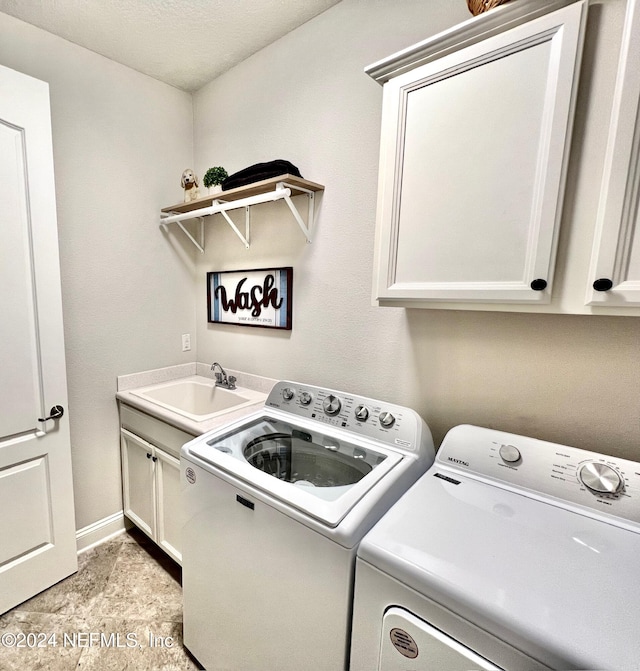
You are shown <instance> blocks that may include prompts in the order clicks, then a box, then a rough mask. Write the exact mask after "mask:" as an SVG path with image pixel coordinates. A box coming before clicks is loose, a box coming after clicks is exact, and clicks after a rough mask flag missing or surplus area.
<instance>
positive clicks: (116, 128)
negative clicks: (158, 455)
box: [0, 14, 195, 528]
mask: <svg viewBox="0 0 640 671" xmlns="http://www.w3.org/2000/svg"><path fill="white" fill-rule="evenodd" d="M0 63H1V64H2V65H6V66H7V67H10V68H13V69H15V70H18V71H21V72H24V73H26V74H29V75H31V76H33V77H37V78H39V79H42V80H44V81H46V82H48V83H49V86H50V95H51V114H52V125H53V149H54V162H55V174H56V194H57V210H58V229H59V240H60V261H61V274H62V299H63V311H64V321H65V340H66V355H67V373H68V386H69V417H70V425H71V440H72V457H73V475H74V490H75V501H76V525H77V527H78V528H82V527H84V526H86V525H88V524H91V523H93V522H96V521H97V520H100V519H102V518H104V517H107V516H108V515H111V514H113V513H115V512H117V511H118V510H121V509H122V500H121V482H120V454H119V447H118V446H119V440H118V415H117V408H116V403H115V390H116V376H117V375H121V374H124V373H131V372H135V371H139V370H145V369H149V368H157V367H160V366H167V365H171V364H176V363H183V362H185V361H192V360H194V352H190V353H188V354H182V353H181V351H180V335H181V334H182V333H188V332H191V333H192V334H193V333H194V328H195V313H194V302H193V274H192V272H193V271H192V256H193V254H192V252H191V251H190V250H189V249H188V247H183V246H182V242H181V241H180V242H174V240H173V238H168V237H167V236H163V235H162V234H161V233H160V231H159V229H158V222H159V211H160V208H161V207H163V206H166V205H170V204H171V203H173V202H177V201H179V200H180V199H181V188H180V175H181V173H182V170H183V169H184V168H185V167H187V166H190V165H191V163H192V160H193V125H192V99H191V96H190V95H188V94H186V93H183V92H181V91H178V90H177V89H174V88H172V87H170V86H167V85H165V84H161V83H159V82H157V81H155V80H153V79H151V78H149V77H146V76H144V75H141V74H139V73H137V72H134V71H133V70H130V69H128V68H125V67H122V66H120V65H118V64H116V63H114V62H113V61H110V60H108V59H105V58H103V57H101V56H98V55H96V54H94V53H93V52H90V51H88V50H86V49H82V48H80V47H78V46H76V45H74V44H71V43H70V42H67V41H65V40H63V39H60V38H58V37H55V36H53V35H51V34H49V33H47V32H45V31H43V30H40V29H38V28H34V27H32V26H29V25H27V24H25V23H22V22H20V21H17V20H16V19H13V18H12V17H9V16H7V15H5V14H0ZM173 244H175V245H176V246H177V249H175V250H174V249H173V247H172V245H173Z"/></svg>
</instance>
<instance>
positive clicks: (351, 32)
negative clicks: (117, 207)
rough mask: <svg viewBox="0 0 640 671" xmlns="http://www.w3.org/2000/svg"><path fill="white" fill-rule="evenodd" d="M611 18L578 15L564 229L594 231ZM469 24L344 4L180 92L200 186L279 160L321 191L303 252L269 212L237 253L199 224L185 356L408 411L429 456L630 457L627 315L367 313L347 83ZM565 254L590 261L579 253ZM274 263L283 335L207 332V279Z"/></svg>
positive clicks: (638, 453) (635, 386) (373, 168)
mask: <svg viewBox="0 0 640 671" xmlns="http://www.w3.org/2000/svg"><path fill="white" fill-rule="evenodd" d="M624 7H625V3H624V2H623V1H622V0H612V1H611V2H607V3H604V4H603V3H598V2H595V3H592V7H591V10H590V18H589V26H588V36H587V44H586V50H585V61H584V63H585V67H584V73H583V75H584V76H583V78H582V81H581V94H580V98H579V101H578V106H579V109H578V114H577V119H576V127H575V134H574V135H575V138H574V139H575V142H574V156H575V158H574V159H572V162H571V165H570V169H569V177H568V188H567V207H566V212H567V215H566V217H565V221H563V227H564V228H565V230H566V229H567V228H568V227H570V226H572V225H573V223H574V222H575V221H580V222H581V223H586V227H587V229H588V230H589V232H590V231H591V230H592V227H593V224H594V223H595V219H594V215H595V207H596V206H597V197H598V191H599V187H600V180H601V175H602V162H603V158H604V149H605V144H606V137H607V130H608V123H609V113H610V105H611V93H612V91H613V84H614V82H615V72H616V66H617V56H618V48H619V40H620V34H621V26H622V19H623V15H624ZM467 18H469V14H468V12H467V9H466V4H465V3H464V2H463V1H462V0H459V1H456V2H452V1H451V0H431V1H429V2H417V1H415V0H401V1H400V2H394V3H386V2H377V1H370V2H363V1H361V0H343V2H341V3H340V4H338V5H336V6H335V7H333V8H332V9H330V10H329V11H327V12H325V13H324V14H322V15H320V16H319V17H316V18H315V19H314V20H312V21H310V22H308V23H307V24H305V25H303V26H302V27H300V28H299V29H297V30H295V31H293V32H292V33H289V34H288V35H286V36H285V37H284V38H282V39H281V40H279V41H278V42H276V43H275V44H273V45H271V46H269V47H267V48H265V49H263V50H262V51H260V52H259V53H258V54H256V55H255V56H253V57H251V58H249V59H247V60H246V61H244V62H243V63H241V64H240V65H238V66H237V67H235V68H234V69H233V70H231V71H230V72H228V73H226V74H225V75H223V76H222V77H219V78H218V79H216V80H215V81H213V82H212V83H210V84H209V85H207V86H206V87H204V88H203V89H201V90H200V91H199V92H198V93H197V94H196V95H195V148H196V166H197V168H198V170H200V172H203V171H204V170H205V169H206V168H207V167H209V166H211V165H224V166H226V167H227V169H228V170H229V171H235V170H238V169H240V168H243V167H245V166H247V165H250V164H252V163H255V162H258V161H264V160H269V159H272V158H286V159H289V160H291V161H292V162H293V163H294V164H296V165H297V166H298V167H299V168H300V169H301V171H302V174H303V175H304V176H305V177H307V178H308V179H311V180H313V181H317V182H320V183H322V184H324V185H325V186H326V192H325V194H324V195H323V197H322V201H321V206H320V212H319V216H318V219H317V230H316V236H315V240H314V242H313V244H311V245H307V244H306V243H305V241H304V238H303V237H302V235H301V233H300V231H299V230H298V229H297V226H296V225H295V223H294V222H293V220H292V219H291V216H290V215H289V213H288V211H287V210H286V209H285V208H284V207H283V206H282V204H273V205H263V206H260V208H254V209H253V214H252V217H253V225H252V230H251V235H252V246H251V249H250V250H248V251H246V250H245V249H244V247H243V246H242V245H241V243H240V242H239V241H238V240H237V239H236V238H235V237H234V236H233V234H232V233H231V232H230V231H229V230H228V227H227V226H226V224H225V223H224V222H222V221H221V220H220V219H219V218H218V219H217V220H216V221H215V222H211V223H209V224H207V253H206V255H205V256H204V258H199V259H198V269H197V297H196V298H197V328H198V332H197V342H198V358H199V360H205V361H213V360H218V361H222V362H223V363H224V364H227V365H229V366H230V367H232V368H239V369H242V370H249V371H252V372H254V373H259V374H263V375H268V376H270V377H275V378H293V379H297V380H300V381H304V382H310V383H315V384H320V385H327V386H331V387H336V388H342V389H345V390H350V391H353V392H358V393H362V394H365V395H369V396H373V397H377V398H383V399H389V400H391V401H394V402H397V403H400V404H405V405H409V406H412V407H413V408H415V409H416V410H417V411H418V412H420V413H421V414H422V415H423V416H424V417H425V419H426V420H427V422H428V423H429V424H430V426H431V427H432V429H433V431H434V437H435V439H436V442H437V443H439V442H440V441H441V439H442V437H443V436H444V433H445V432H446V431H447V430H448V429H449V428H450V427H452V426H454V425H456V424H459V423H464V422H472V423H477V424H480V425H484V426H490V427H495V428H500V429H504V430H508V431H514V432H521V433H524V434H529V435H533V436H536V437H539V438H542V439H548V440H554V441H558V442H562V443H567V444H574V445H577V446H581V447H584V448H587V449H596V450H600V451H603V452H609V453H612V454H617V455H620V456H626V457H629V458H635V459H640V423H639V422H638V417H639V414H640V413H639V410H640V408H639V398H640V382H639V380H640V320H639V319H638V318H637V317H603V316H598V317H595V316H562V315H532V314H513V313H512V314H508V313H496V312H492V313H481V312H465V311H444V310H419V309H410V310H405V309H399V308H374V307H371V304H370V287H371V275H372V257H373V236H374V225H375V206H376V191H377V166H378V150H379V133H380V112H381V99H382V90H381V87H380V86H379V85H378V84H376V83H375V82H373V80H371V79H370V78H369V77H367V76H366V75H365V74H364V73H363V68H364V67H365V66H366V65H368V64H370V63H371V62H374V61H376V60H378V59H380V58H383V57H385V56H388V55H389V54H390V53H392V52H394V51H396V50H398V49H401V48H404V47H407V46H409V45H411V44H413V43H415V42H417V41H420V40H422V39H425V38H426V37H428V36H429V35H432V34H435V33H436V32H438V31H440V30H443V29H445V28H447V27H449V26H452V25H454V24H456V23H458V22H460V21H463V20H465V19H467ZM469 123H476V124H477V125H478V131H479V132H481V129H482V124H483V123H484V120H482V119H469ZM471 178H472V176H470V179H471ZM434 188H437V185H434ZM571 244H572V245H573V246H574V247H576V248H582V251H581V253H582V254H583V256H585V258H586V262H587V263H588V254H589V251H590V244H591V243H590V240H589V239H584V238H583V237H582V236H576V239H574V240H573V242H572V243H571ZM562 245H563V246H564V247H566V246H567V242H566V240H563V241H562ZM280 265H292V266H293V267H294V326H293V331H292V332H291V333H274V332H269V331H265V330H261V329H244V330H243V329H242V328H239V327H232V326H222V325H208V324H207V322H206V312H205V307H206V285H205V273H206V272H207V271H209V270H230V269H243V268H261V267H270V266H280Z"/></svg>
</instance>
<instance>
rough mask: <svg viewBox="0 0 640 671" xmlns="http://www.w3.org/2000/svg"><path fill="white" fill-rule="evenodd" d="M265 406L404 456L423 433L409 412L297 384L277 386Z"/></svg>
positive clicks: (413, 449) (421, 424) (414, 448)
mask: <svg viewBox="0 0 640 671" xmlns="http://www.w3.org/2000/svg"><path fill="white" fill-rule="evenodd" d="M266 405H267V406H269V407H271V408H277V409H278V410H282V411H285V412H289V413H291V414H293V415H296V416H299V417H305V418H307V419H310V420H314V421H316V422H320V423H322V424H324V425H327V424H328V425H330V426H335V427H337V428H339V429H345V430H347V431H352V432H353V433H357V434H358V435H361V436H366V437H368V438H372V439H373V440H377V441H382V442H384V443H387V444H388V445H391V446H393V447H395V448H396V449H401V450H405V451H408V452H416V451H417V450H418V448H419V445H420V440H421V437H422V433H423V432H424V431H425V430H427V429H426V425H425V424H424V422H423V421H422V419H421V418H420V416H419V415H417V414H416V413H415V412H414V411H413V410H411V409H410V408H403V407H402V406H398V405H394V404H392V403H385V402H383V401H376V400H374V399H372V398H366V397H364V396H356V395H354V394H348V393H346V392H342V391H334V390H331V389H323V388H321V387H313V386H311V385H301V384H299V383H297V382H287V381H282V382H278V383H277V384H276V385H275V386H274V387H273V389H272V390H271V393H270V394H269V397H268V398H267V401H266ZM427 431H428V430H427Z"/></svg>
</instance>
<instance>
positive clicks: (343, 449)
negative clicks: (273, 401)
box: [183, 410, 424, 527]
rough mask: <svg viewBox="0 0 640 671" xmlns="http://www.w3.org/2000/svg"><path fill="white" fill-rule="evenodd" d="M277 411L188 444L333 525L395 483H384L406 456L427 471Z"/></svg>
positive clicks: (206, 458) (386, 451) (218, 464)
mask: <svg viewBox="0 0 640 671" xmlns="http://www.w3.org/2000/svg"><path fill="white" fill-rule="evenodd" d="M274 414H275V411H268V410H265V411H263V412H261V413H259V414H257V415H254V416H252V417H251V418H249V419H244V420H241V421H240V422H236V423H235V424H232V425H230V426H227V427H225V428H224V429H223V430H221V431H216V432H212V433H209V434H206V435H205V436H203V437H202V438H201V439H197V440H196V441H192V442H191V443H188V444H187V446H185V448H188V453H189V454H190V455H192V456H195V457H197V458H198V459H200V460H202V461H203V462H205V463H206V464H209V465H211V466H213V467H215V468H217V469H220V470H222V471H225V472H227V473H229V474H231V475H233V476H236V477H238V478H240V479H241V480H243V481H245V482H246V483H248V484H250V485H252V486H254V487H257V488H258V489H261V490H262V491H263V492H265V493H267V494H269V495H270V496H273V497H275V498H277V499H279V500H281V501H282V502H284V503H286V504H288V505H291V506H293V507H295V508H297V509H298V510H300V511H301V512H303V513H305V514H307V515H309V516H311V517H313V518H315V519H316V520H318V521H319V522H322V523H323V524H325V525H328V526H330V527H335V526H337V525H338V524H339V523H340V521H341V520H342V519H344V517H345V516H346V515H347V513H348V512H349V511H350V510H351V509H352V508H353V507H354V506H355V505H356V504H357V503H358V502H359V501H360V500H361V499H362V498H364V497H365V496H366V495H367V493H368V492H369V491H370V490H371V489H372V488H373V487H375V486H378V487H384V489H385V490H386V489H387V488H388V487H390V486H392V485H393V479H389V481H388V482H387V484H384V485H383V484H382V483H381V480H382V479H383V478H384V477H385V476H386V475H387V474H389V472H390V471H391V470H392V469H393V468H394V467H395V466H397V465H398V464H399V463H400V462H401V461H402V460H403V459H406V460H407V463H409V462H411V463H414V464H415V468H422V470H424V467H423V466H422V465H421V464H419V463H418V461H417V459H412V458H411V457H410V456H406V457H405V456H403V455H401V454H399V453H398V452H395V451H393V450H389V449H386V448H384V447H382V446H381V445H378V444H376V443H374V442H372V441H369V440H366V439H364V440H358V439H357V438H356V437H355V436H354V435H353V434H348V433H346V432H340V431H337V430H331V429H326V428H324V427H321V428H322V429H323V430H322V431H318V426H317V425H315V424H313V423H310V422H305V421H304V420H302V419H296V421H295V422H292V421H289V419H288V418H285V417H280V416H278V415H277V414H275V416H274ZM185 448H183V449H185ZM399 495H400V492H398V496H399Z"/></svg>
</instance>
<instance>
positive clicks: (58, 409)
mask: <svg viewBox="0 0 640 671" xmlns="http://www.w3.org/2000/svg"><path fill="white" fill-rule="evenodd" d="M62 415H64V408H63V407H62V406H61V405H54V406H53V408H51V410H49V416H48V417H38V421H39V422H47V421H49V420H50V419H60V417H62Z"/></svg>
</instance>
